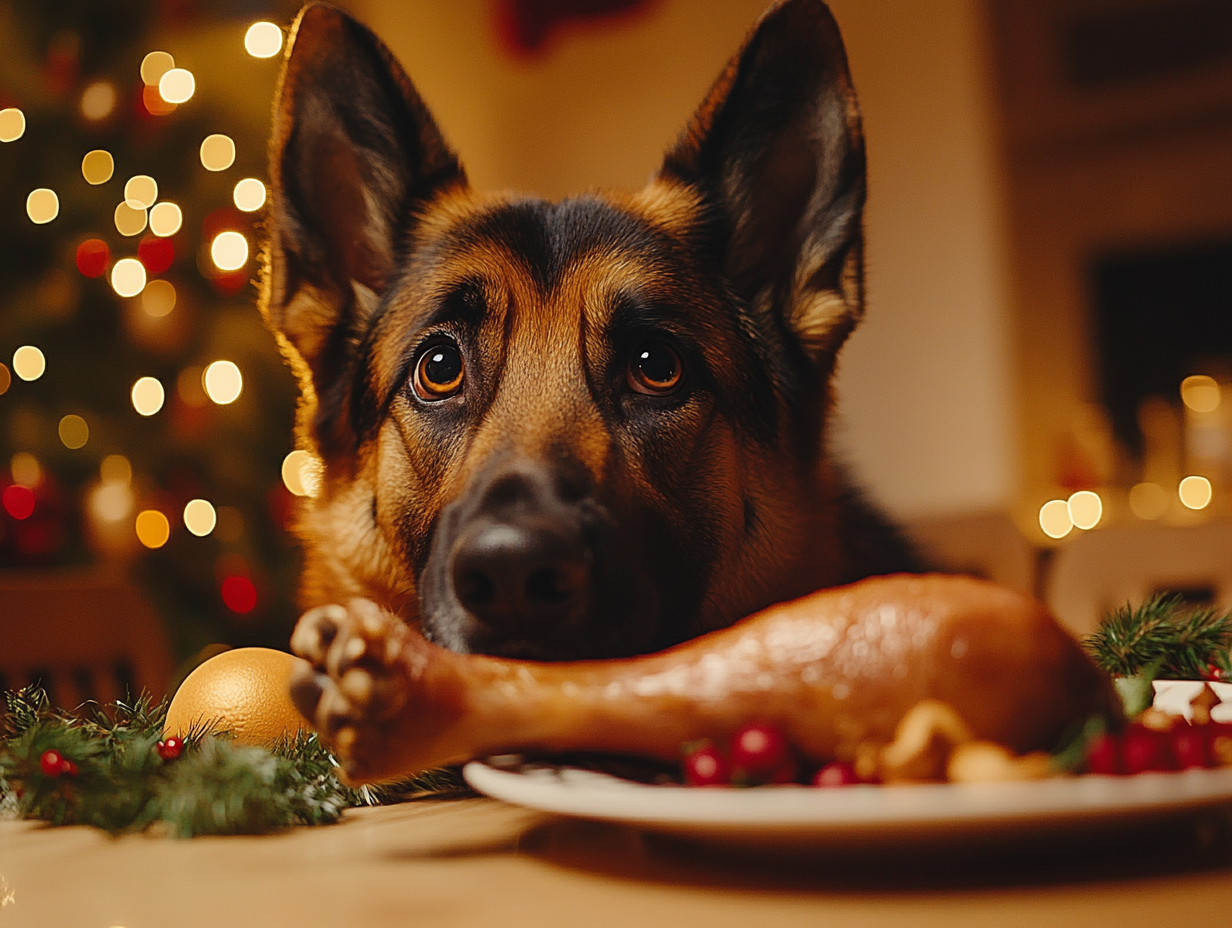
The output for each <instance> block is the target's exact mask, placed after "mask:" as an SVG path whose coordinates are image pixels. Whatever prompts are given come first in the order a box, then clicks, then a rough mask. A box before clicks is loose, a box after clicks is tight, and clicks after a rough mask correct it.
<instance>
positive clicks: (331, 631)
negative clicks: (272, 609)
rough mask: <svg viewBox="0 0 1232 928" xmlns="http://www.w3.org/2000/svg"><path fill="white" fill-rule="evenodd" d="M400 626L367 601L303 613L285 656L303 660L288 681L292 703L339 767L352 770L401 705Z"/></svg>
mask: <svg viewBox="0 0 1232 928" xmlns="http://www.w3.org/2000/svg"><path fill="white" fill-rule="evenodd" d="M404 633H405V626H404V625H403V624H402V621H401V619H399V618H398V617H397V616H395V615H393V614H392V613H389V612H387V611H386V610H384V609H381V608H380V607H379V606H377V605H376V604H375V603H372V602H369V601H368V600H362V599H356V600H351V601H350V602H349V603H347V604H346V605H345V606H341V605H328V606H318V607H317V608H315V609H312V610H310V611H308V612H306V613H305V614H304V615H303V617H302V618H301V619H300V621H299V624H298V625H297V626H296V628H295V632H294V634H293V635H292V636H291V649H292V650H293V651H295V653H296V654H298V655H300V656H301V657H303V658H304V659H305V660H307V661H308V662H309V663H310V664H311V665H312V668H311V669H308V668H304V669H303V670H302V671H301V672H298V673H297V674H296V675H295V677H293V679H292V681H291V699H292V701H293V702H294V703H295V706H296V708H298V709H299V711H300V712H302V713H303V714H304V717H305V718H307V719H309V720H310V721H311V722H312V723H313V724H314V725H315V726H316V728H317V730H318V731H320V732H321V734H322V735H323V736H324V737H325V739H326V740H327V741H329V742H330V743H331V745H332V747H333V748H334V749H335V750H336V751H337V752H338V753H339V754H340V755H341V758H342V759H343V760H344V761H345V760H346V759H347V758H349V759H350V764H349V766H348V767H347V768H346V769H348V770H349V769H351V767H354V769H356V770H358V769H360V768H361V767H363V764H362V763H359V762H357V761H356V760H355V757H354V755H355V753H356V752H360V753H362V752H363V751H364V750H366V749H367V748H371V747H372V746H373V744H372V743H374V742H378V741H379V740H380V739H381V737H382V734H381V731H380V729H381V726H382V723H384V722H385V721H386V720H388V719H389V718H391V717H392V716H394V715H395V714H396V713H397V712H398V710H399V709H401V708H402V706H403V704H404V703H405V702H406V699H407V693H406V679H405V677H404V675H403V674H404V670H403V668H402V667H401V665H400V654H401V645H402V642H403V640H404Z"/></svg>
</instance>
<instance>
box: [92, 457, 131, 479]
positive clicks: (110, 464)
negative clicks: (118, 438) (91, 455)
mask: <svg viewBox="0 0 1232 928" xmlns="http://www.w3.org/2000/svg"><path fill="white" fill-rule="evenodd" d="M98 476H99V479H100V480H102V481H103V483H124V484H128V483H132V480H133V465H132V463H131V462H130V461H129V460H128V458H126V457H125V456H124V455H122V454H109V455H107V456H106V457H105V458H103V460H102V462H101V463H100V464H99V465H98Z"/></svg>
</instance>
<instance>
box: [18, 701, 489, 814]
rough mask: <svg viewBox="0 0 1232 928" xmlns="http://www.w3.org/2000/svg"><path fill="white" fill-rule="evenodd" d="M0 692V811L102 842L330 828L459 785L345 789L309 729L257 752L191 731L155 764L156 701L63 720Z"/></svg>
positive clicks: (411, 782)
mask: <svg viewBox="0 0 1232 928" xmlns="http://www.w3.org/2000/svg"><path fill="white" fill-rule="evenodd" d="M4 695H5V709H6V712H5V724H4V727H3V729H2V730H0V813H4V814H7V815H13V816H16V817H19V818H28V819H38V820H41V821H45V822H48V823H51V824H54V825H69V824H84V825H93V826H95V827H98V828H102V829H104V830H106V831H108V832H110V833H112V834H120V833H125V832H140V831H145V830H147V829H152V830H155V831H159V832H163V833H166V834H169V835H174V836H176V837H184V838H187V837H193V836H196V835H225V834H264V833H267V832H270V831H274V830H277V829H281V828H286V827H289V826H292V825H325V824H330V823H332V822H336V821H338V819H339V818H340V817H341V816H342V813H343V811H345V810H346V809H348V808H351V807H354V806H360V805H378V804H384V803H389V802H400V801H405V800H407V799H414V798H417V797H419V796H424V795H438V796H439V795H442V794H451V793H458V792H459V791H463V790H465V789H466V787H465V784H464V783H463V781H462V780H461V778H460V776H459V774H458V772H457V771H456V770H438V771H430V772H428V773H427V774H423V775H421V776H419V777H414V778H411V779H407V780H403V781H400V782H397V783H391V784H383V785H381V786H377V787H371V786H369V787H361V788H359V789H354V788H351V787H348V786H346V785H345V784H343V783H342V782H341V781H340V780H339V779H338V776H337V770H338V765H337V762H336V761H335V760H334V758H333V757H332V756H331V755H330V753H329V751H328V750H327V749H326V748H325V747H324V745H322V744H321V742H320V740H319V739H318V738H317V735H316V733H315V732H314V733H304V732H299V733H297V734H296V735H295V736H294V737H288V738H284V739H283V740H282V741H281V742H280V743H278V744H276V745H274V746H273V747H272V748H270V749H266V748H262V747H251V746H246V745H241V744H237V743H235V742H234V741H232V740H230V739H229V738H228V737H227V736H226V735H225V733H224V734H216V733H210V732H204V731H194V732H190V733H189V734H188V735H187V736H186V737H185V739H184V749H183V752H182V753H181V755H180V756H179V757H178V758H175V759H173V760H164V759H163V758H162V757H161V756H159V753H158V751H157V750H156V748H157V744H158V741H159V739H160V738H161V737H162V726H163V721H164V719H165V717H166V710H167V704H166V702H165V701H163V702H159V703H155V702H152V701H150V700H148V699H144V698H143V699H138V700H136V701H132V702H116V703H111V704H109V705H106V706H100V705H96V704H90V705H87V706H85V707H81V708H80V709H79V710H78V711H77V712H76V713H68V712H64V711H62V710H59V709H55V708H53V707H51V706H50V705H49V703H48V701H47V697H46V695H45V694H44V693H43V692H42V690H40V689H37V688H34V687H29V688H26V689H23V690H17V691H11V692H7V693H5V694H4ZM47 751H56V752H58V753H59V754H60V756H61V757H63V758H65V759H66V760H68V761H71V762H72V763H73V764H74V765H75V766H76V773H75V774H71V775H69V774H60V775H57V776H50V775H48V774H47V773H46V772H44V771H43V770H42V767H41V759H42V757H43V756H44V755H45V753H46V752H47Z"/></svg>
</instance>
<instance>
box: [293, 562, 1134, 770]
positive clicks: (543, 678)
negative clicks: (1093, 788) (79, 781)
mask: <svg viewBox="0 0 1232 928" xmlns="http://www.w3.org/2000/svg"><path fill="white" fill-rule="evenodd" d="M292 647H293V649H294V650H295V651H296V653H298V654H300V655H301V656H302V657H305V658H307V659H308V660H309V662H310V663H311V664H312V667H311V669H310V668H309V667H308V666H307V665H305V666H304V667H303V668H302V669H301V672H300V673H299V675H298V676H297V678H296V680H295V682H294V683H293V686H292V691H293V695H294V697H295V700H296V704H297V705H298V706H299V707H300V709H301V711H303V712H304V714H305V716H306V717H307V718H308V719H309V720H310V721H311V722H312V723H313V724H314V725H316V726H317V728H318V729H319V730H320V731H321V732H322V734H323V736H324V738H325V741H326V742H327V743H328V744H330V745H331V746H332V747H333V748H334V749H335V750H336V751H337V753H338V755H339V759H340V761H341V762H342V764H343V767H344V770H345V772H346V774H347V778H348V779H349V780H351V781H352V782H365V781H371V780H375V779H382V778H388V777H394V776H399V775H404V774H409V773H415V772H418V771H420V770H424V769H427V768H429V767H434V766H439V765H442V764H447V763H453V762H458V761H463V760H467V759H469V758H472V757H480V756H484V755H489V754H495V753H502V752H508V751H524V750H541V751H602V752H608V753H620V754H632V755H641V756H647V757H655V758H660V759H664V760H674V759H676V758H678V757H679V751H680V746H681V744H682V743H684V742H687V741H691V740H694V739H698V738H704V737H711V738H722V737H725V736H727V735H729V734H730V733H731V732H733V731H734V730H735V729H736V728H738V727H739V726H740V725H742V724H744V723H747V722H750V721H754V720H757V721H763V722H769V723H772V724H774V725H777V726H779V728H781V729H782V731H783V732H784V734H785V735H786V736H787V738H788V739H789V740H790V741H791V742H792V743H793V744H794V745H795V746H796V748H797V749H798V750H799V751H800V753H801V754H802V755H803V756H804V757H805V758H807V759H809V760H811V761H814V762H822V761H825V760H829V759H831V758H836V757H837V758H850V757H851V756H852V755H853V754H854V752H855V749H856V747H857V745H859V744H860V743H862V742H874V743H886V742H889V741H891V740H892V738H893V734H894V729H895V726H896V725H897V724H898V722H899V720H900V719H901V718H902V717H903V716H904V715H905V714H906V713H907V711H908V710H909V709H910V708H911V707H912V706H914V705H915V704H916V703H918V702H919V701H920V700H922V699H937V700H941V701H943V702H946V703H948V704H949V705H950V706H952V707H953V708H954V709H955V710H956V711H957V712H958V714H959V715H960V716H961V717H962V718H963V719H964V720H965V721H966V723H967V724H968V726H970V728H971V729H972V731H973V732H974V734H975V737H977V738H981V739H986V740H990V741H996V742H999V743H1001V744H1004V745H1006V746H1007V747H1009V748H1011V749H1013V750H1014V751H1017V752H1019V753H1022V752H1026V751H1030V750H1036V749H1041V748H1043V749H1048V748H1051V747H1053V746H1054V745H1055V742H1056V739H1057V738H1058V737H1059V736H1060V735H1061V734H1062V732H1063V731H1064V729H1065V728H1066V726H1068V725H1069V724H1070V723H1071V722H1073V721H1075V720H1076V719H1081V718H1084V717H1085V716H1086V715H1088V714H1090V713H1092V712H1097V711H1102V710H1104V709H1105V708H1106V707H1107V706H1108V705H1109V704H1110V703H1109V702H1108V691H1107V685H1106V681H1105V680H1104V679H1103V677H1102V676H1101V675H1100V674H1099V672H1098V671H1097V670H1096V669H1095V668H1094V667H1093V666H1092V665H1091V663H1090V662H1089V661H1088V660H1087V658H1086V657H1085V655H1084V654H1083V653H1082V651H1081V650H1080V648H1079V647H1078V645H1077V644H1076V643H1075V642H1074V640H1073V639H1072V638H1071V637H1070V636H1069V635H1068V634H1067V633H1066V632H1064V631H1062V630H1061V628H1060V627H1059V626H1058V625H1057V623H1056V621H1055V620H1054V619H1053V618H1052V616H1051V615H1050V614H1049V613H1048V611H1047V610H1046V609H1045V608H1044V607H1043V606H1041V605H1040V604H1039V603H1037V602H1035V601H1034V600H1032V599H1030V598H1028V597H1026V596H1023V595H1021V594H1019V593H1016V592H1014V591H1012V590H1009V589H1007V588H1004V587H1000V586H997V585H995V584H991V583H986V582H983V581H979V580H973V579H969V578H964V577H952V576H940V575H932V576H893V577H878V578H873V579H870V580H865V581H861V582H859V583H856V584H853V585H851V586H846V587H839V588H836V589H830V590H823V591H820V592H817V593H814V594H812V595H810V596H806V597H804V598H802V599H799V600H796V601H794V602H790V603H785V604H782V605H779V606H774V607H771V608H769V609H766V610H764V611H763V612H760V613H757V614H756V615H753V616H750V617H749V618H747V619H744V620H743V621H741V622H739V623H737V624H736V625H734V626H732V627H730V628H727V629H723V630H721V631H716V632H711V633H709V634H707V635H703V636H702V637H700V638H696V639H694V640H692V641H688V642H686V643H684V644H681V645H678V646H676V647H674V648H670V649H669V650H666V651H662V652H659V653H657V654H650V655H646V656H643V657H634V658H622V659H617V660H602V661H600V660H596V661H577V662H570V663H540V662H534V661H521V660H506V659H502V658H494V657H485V656H480V655H467V654H456V653H454V652H452V651H447V650H444V649H442V648H439V647H437V646H435V645H433V644H430V643H429V642H427V641H425V640H424V638H423V637H422V636H421V635H420V634H419V633H418V631H417V630H416V629H415V628H414V627H413V626H411V627H408V626H407V625H405V624H404V623H403V622H402V621H401V620H400V619H398V618H396V617H395V616H393V615H391V614H389V613H387V612H384V611H382V610H380V609H379V608H378V607H377V606H375V605H374V604H372V603H370V602H367V601H365V600H356V601H352V602H351V603H350V604H349V605H348V606H347V607H345V608H343V607H339V606H328V607H324V608H322V609H317V610H313V611H312V612H309V613H308V614H306V615H305V616H304V618H303V619H302V620H301V622H300V624H299V626H298V627H297V628H296V631H295V634H294V636H293V638H292Z"/></svg>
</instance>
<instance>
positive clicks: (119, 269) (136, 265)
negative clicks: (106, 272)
mask: <svg viewBox="0 0 1232 928" xmlns="http://www.w3.org/2000/svg"><path fill="white" fill-rule="evenodd" d="M111 289H112V290H114V291H115V292H116V294H117V295H119V296H123V297H130V296H136V295H137V294H138V293H140V292H141V291H142V290H144V289H145V265H144V264H142V263H141V262H140V261H138V260H137V259H136V258H121V259H120V260H119V261H117V262H116V263H115V264H114V265H113V266H112V268H111Z"/></svg>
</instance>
